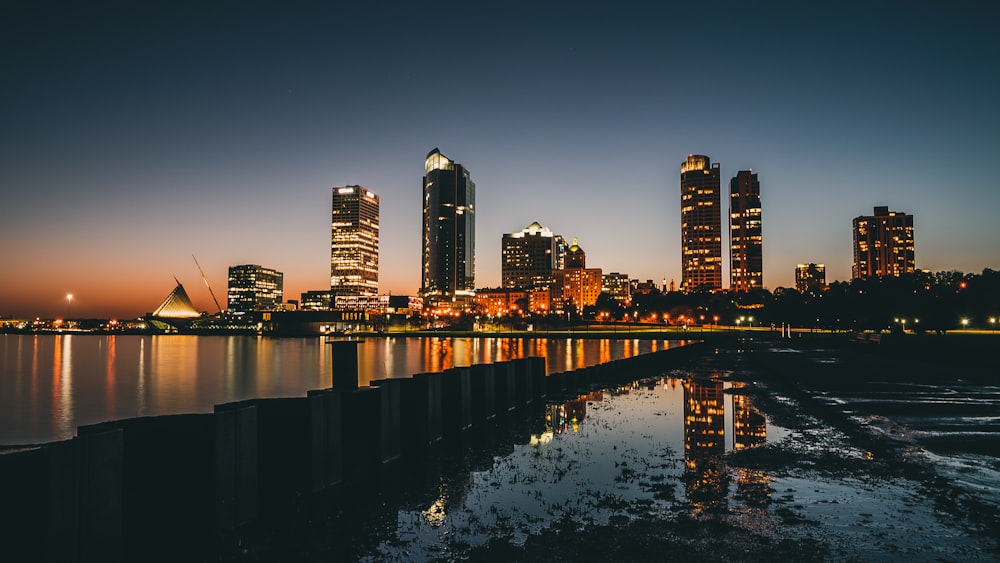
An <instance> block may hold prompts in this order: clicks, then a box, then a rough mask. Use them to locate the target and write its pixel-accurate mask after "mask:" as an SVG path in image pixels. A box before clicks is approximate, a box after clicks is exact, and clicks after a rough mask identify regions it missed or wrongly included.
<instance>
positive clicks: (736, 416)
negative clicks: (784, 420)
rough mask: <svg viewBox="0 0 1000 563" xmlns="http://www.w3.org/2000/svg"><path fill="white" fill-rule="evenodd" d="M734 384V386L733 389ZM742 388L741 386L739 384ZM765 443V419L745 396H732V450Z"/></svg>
mask: <svg viewBox="0 0 1000 563" xmlns="http://www.w3.org/2000/svg"><path fill="white" fill-rule="evenodd" d="M735 386H736V384H734V387H735ZM739 387H742V384H739ZM765 442H767V419H765V418H764V415H763V414H761V412H760V411H759V410H757V408H756V407H754V406H753V401H752V400H751V399H750V397H748V396H747V395H741V394H737V393H734V394H733V449H734V450H736V451H739V450H745V449H747V448H752V447H754V446H759V445H761V444H763V443H765Z"/></svg>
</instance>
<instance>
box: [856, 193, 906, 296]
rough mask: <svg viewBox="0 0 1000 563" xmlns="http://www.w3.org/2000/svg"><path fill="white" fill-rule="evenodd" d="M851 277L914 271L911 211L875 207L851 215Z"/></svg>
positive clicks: (899, 273)
mask: <svg viewBox="0 0 1000 563" xmlns="http://www.w3.org/2000/svg"><path fill="white" fill-rule="evenodd" d="M853 231H854V266H853V267H852V269H851V273H852V275H853V277H854V279H864V278H869V277H872V276H879V277H882V276H890V277H896V276H900V275H903V274H912V273H913V272H914V271H916V264H915V261H914V258H913V215H907V214H906V213H903V212H901V211H889V208H888V207H876V208H875V214H874V215H870V216H865V215H862V216H860V217H855V218H854V223H853Z"/></svg>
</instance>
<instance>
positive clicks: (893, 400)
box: [223, 338, 1000, 562]
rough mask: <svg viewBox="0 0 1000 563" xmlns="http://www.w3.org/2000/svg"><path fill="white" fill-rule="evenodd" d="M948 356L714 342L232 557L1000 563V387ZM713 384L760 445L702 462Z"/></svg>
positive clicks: (903, 349)
mask: <svg viewBox="0 0 1000 563" xmlns="http://www.w3.org/2000/svg"><path fill="white" fill-rule="evenodd" d="M934 342H935V341H933V340H922V341H911V342H909V343H904V344H902V345H900V344H899V343H896V344H892V345H889V346H883V347H877V346H874V345H865V344H857V343H853V342H847V341H846V340H844V339H831V340H820V339H800V340H795V341H788V340H764V339H759V338H758V339H752V340H732V341H729V342H723V341H719V342H717V343H713V345H712V346H711V347H710V348H709V349H708V350H707V353H705V354H703V355H700V356H697V357H695V358H693V359H692V360H690V361H689V362H688V363H686V364H685V365H682V366H679V367H677V368H676V369H671V370H670V371H666V372H664V373H660V374H636V375H637V378H639V381H637V383H636V384H635V385H633V386H632V387H630V388H627V389H618V390H604V391H602V392H597V393H592V394H590V395H588V396H583V397H577V398H575V399H571V400H570V402H568V403H565V404H564V405H562V406H560V405H557V404H554V403H551V402H550V405H549V406H548V407H546V409H547V410H546V413H547V414H543V413H539V416H540V418H538V421H537V422H535V423H530V422H529V423H527V424H526V425H523V426H520V427H517V428H514V429H511V430H505V431H503V432H501V433H500V434H497V435H491V436H488V437H486V438H482V439H481V443H480V444H479V445H478V446H475V447H473V448H472V449H471V450H470V451H466V452H464V453H460V454H442V455H441V456H438V457H435V458H432V459H430V460H428V461H427V463H426V464H424V465H420V466H416V467H413V466H411V467H407V468H404V469H403V474H402V476H401V478H400V481H401V482H407V483H408V484H406V485H405V486H403V487H402V488H401V489H399V490H397V491H396V492H395V493H391V494H390V493H384V492H383V493H381V494H378V495H374V494H372V493H371V492H370V491H368V492H362V494H359V495H357V496H356V497H355V496H354V495H350V494H348V495H347V496H346V497H345V498H341V499H338V500H337V501H336V502H335V503H334V504H333V508H330V507H329V506H328V507H326V508H324V509H322V510H319V511H316V510H304V511H303V510H300V511H298V512H293V513H287V514H272V515H271V517H270V518H269V519H268V522H266V524H265V525H264V526H263V527H262V528H261V529H260V530H259V533H258V534H255V535H254V536H253V537H251V538H250V539H249V540H248V541H247V542H246V543H244V544H242V545H241V546H239V548H238V549H236V550H235V551H227V554H228V555H227V556H225V557H223V559H227V560H255V561H354V560H365V561H423V560H434V561H464V560H468V561H545V562H553V561H555V562H559V561H902V560H906V561H997V560H1000V381H998V375H997V374H996V370H993V371H992V372H991V371H990V370H989V367H988V366H989V360H988V356H989V355H990V350H989V349H988V348H983V349H979V348H977V347H975V346H972V347H970V346H969V345H968V343H967V342H966V343H964V344H962V345H961V346H960V347H961V349H962V353H961V354H956V353H954V351H953V350H950V349H949V350H938V351H934V350H931V349H930V348H931V347H932V346H930V345H929V344H933V343H934ZM990 342H992V340H991V341H990ZM998 343H1000V342H998ZM706 389H715V390H717V391H718V393H719V394H721V393H724V394H725V396H726V397H727V398H726V399H725V404H726V405H729V406H727V407H726V409H727V411H726V415H725V417H726V425H725V428H726V430H725V432H726V433H727V435H728V433H729V432H731V431H733V432H734V430H733V428H734V427H733V426H732V425H733V418H732V417H734V416H735V415H734V412H735V406H734V405H735V404H736V401H737V397H739V398H740V401H742V402H743V403H745V404H747V405H752V408H753V410H754V412H755V413H758V414H757V416H758V418H760V419H761V420H763V419H764V418H766V421H767V424H766V440H765V439H764V438H763V436H761V440H760V441H759V442H758V443H756V444H754V447H747V448H743V449H740V448H736V447H733V445H732V438H731V437H730V444H729V445H728V446H727V447H726V448H725V451H724V452H721V450H719V453H718V455H714V454H713V455H711V456H699V455H696V454H695V453H694V452H693V450H695V449H697V448H703V447H704V444H700V443H699V441H698V440H700V439H701V438H699V437H697V436H694V437H692V435H691V434H690V433H691V424H690V421H689V419H690V418H691V417H692V416H693V414H692V413H694V410H693V409H694V408H695V407H694V406H692V405H694V403H695V402H697V401H702V402H701V403H700V405H701V407H704V406H705V405H710V404H713V403H712V401H716V403H714V404H715V405H718V404H720V403H719V402H718V401H720V399H718V395H716V396H713V395H712V393H711V392H709V393H707V394H706V392H705V390H706ZM723 389H724V392H723V391H722V390H723ZM699 393H700V394H699ZM551 399H552V398H550V401H551ZM581 405H585V409H584V407H582V406H581ZM701 407H699V408H701ZM713 408H714V407H713ZM574 409H577V410H578V412H577V410H574ZM584 410H585V412H584ZM557 413H563V414H566V413H569V414H567V415H566V417H567V420H569V417H573V419H572V422H567V421H563V422H556V421H554V418H558V417H559V416H561V415H559V414H557ZM574 413H576V414H574ZM700 414H704V411H702V412H701V413H700ZM709 414H712V413H709ZM761 415H762V416H761ZM718 416H723V415H722V414H721V413H719V414H718ZM578 419H579V420H578ZM682 421H683V422H682ZM762 427H763V426H762ZM734 433H735V432H734ZM528 436H530V440H529V439H528ZM487 442H488V443H491V444H494V445H493V446H483V443H487ZM529 442H530V444H529ZM510 444H515V445H513V446H511V445H510ZM699 444H700V445H699ZM703 449H704V448H703ZM470 452H471V453H470ZM351 498H355V499H356V500H351Z"/></svg>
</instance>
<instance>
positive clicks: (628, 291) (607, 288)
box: [601, 272, 632, 307]
mask: <svg viewBox="0 0 1000 563" xmlns="http://www.w3.org/2000/svg"><path fill="white" fill-rule="evenodd" d="M601 292H603V293H607V294H608V296H609V297H611V298H612V299H614V300H615V301H617V302H618V303H619V304H620V305H622V306H625V307H628V306H629V305H631V304H632V284H631V282H630V281H629V278H628V274H620V273H618V272H611V273H610V274H604V277H603V278H602V280H601Z"/></svg>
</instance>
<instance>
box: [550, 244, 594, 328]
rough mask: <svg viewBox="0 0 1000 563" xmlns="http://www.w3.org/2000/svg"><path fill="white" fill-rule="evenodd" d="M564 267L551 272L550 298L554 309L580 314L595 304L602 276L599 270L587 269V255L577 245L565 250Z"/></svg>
mask: <svg viewBox="0 0 1000 563" xmlns="http://www.w3.org/2000/svg"><path fill="white" fill-rule="evenodd" d="M565 262H566V267H565V268H563V269H561V270H553V272H552V280H553V281H552V288H551V289H552V298H553V299H554V300H555V301H556V303H554V304H553V308H554V309H559V310H562V311H576V312H581V311H582V310H583V308H584V307H587V306H590V305H594V304H595V303H597V297H598V296H599V295H600V294H601V289H602V288H603V281H604V276H603V275H602V272H601V269H600V268H588V267H587V253H586V252H584V251H583V248H580V245H579V244H577V242H576V238H574V239H573V244H572V245H570V247H569V248H568V249H566V260H565Z"/></svg>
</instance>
